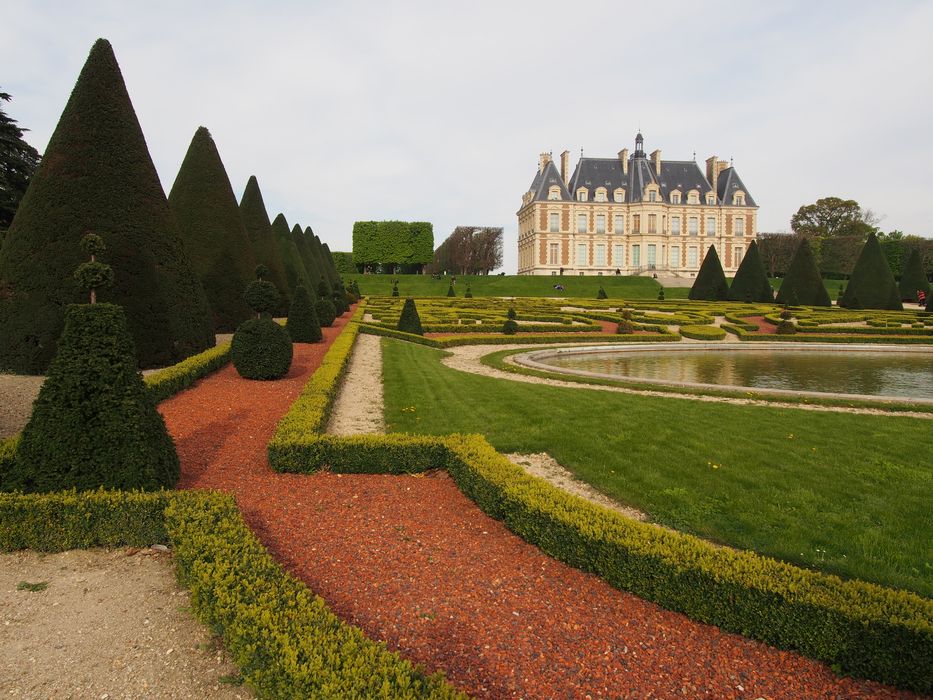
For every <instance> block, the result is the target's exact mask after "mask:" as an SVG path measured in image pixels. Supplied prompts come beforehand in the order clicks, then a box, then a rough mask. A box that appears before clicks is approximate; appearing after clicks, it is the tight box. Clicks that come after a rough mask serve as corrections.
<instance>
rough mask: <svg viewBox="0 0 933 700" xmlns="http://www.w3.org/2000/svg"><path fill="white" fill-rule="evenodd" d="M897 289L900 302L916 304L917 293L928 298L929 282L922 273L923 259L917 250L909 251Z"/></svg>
mask: <svg viewBox="0 0 933 700" xmlns="http://www.w3.org/2000/svg"><path fill="white" fill-rule="evenodd" d="M898 289H899V290H900V293H901V301H912V302H915V303H916V301H917V292H923V293H924V294H925V295H926V296H930V281H929V280H928V279H927V276H926V273H924V271H923V258H922V257H921V256H920V251H919V250H918V249H917V248H913V249H911V251H910V255H909V256H908V257H907V264H906V265H904V273H903V274H902V275H901V281H900V283H899V284H898Z"/></svg>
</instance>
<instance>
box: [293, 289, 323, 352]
mask: <svg viewBox="0 0 933 700" xmlns="http://www.w3.org/2000/svg"><path fill="white" fill-rule="evenodd" d="M285 330H287V331H288V334H289V335H290V336H291V337H292V342H293V343H317V342H318V341H320V340H321V339H322V338H323V337H324V335H323V333H321V322H320V321H318V318H317V312H316V311H315V310H314V306H312V304H311V298H310V297H309V296H308V290H307V289H305V288H304V287H302V286H301V285H299V286H297V287H295V295H294V298H293V299H292V307H291V308H290V309H289V310H288V321H287V322H286V323H285Z"/></svg>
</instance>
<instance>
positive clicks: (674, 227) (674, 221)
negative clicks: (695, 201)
mask: <svg viewBox="0 0 933 700" xmlns="http://www.w3.org/2000/svg"><path fill="white" fill-rule="evenodd" d="M671 235H672V236H679V235H680V217H679V216H672V217H671Z"/></svg>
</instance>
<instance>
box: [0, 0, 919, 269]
mask: <svg viewBox="0 0 933 700" xmlns="http://www.w3.org/2000/svg"><path fill="white" fill-rule="evenodd" d="M931 28H933V2H929V1H927V2H897V1H893V2H892V1H890V0H889V1H888V2H885V3H879V2H861V1H858V2H856V1H849V2H813V1H812V0H811V1H808V2H770V3H763V2H745V3H737V2H734V1H733V2H718V1H716V0H707V1H706V2H703V3H696V2H679V1H676V0H671V1H668V2H664V3H644V2H640V3H628V2H619V0H615V1H613V2H600V1H591V2H588V3H586V4H580V5H578V4H576V3H572V2H562V3H556V2H547V1H544V0H537V1H536V2H533V3H518V2H502V1H501V0H500V1H498V2H484V1H477V0H471V1H470V2H461V3H456V5H454V4H453V3H445V2H437V1H436V0H435V1H434V2H388V3H376V2H371V3H365V2H335V1H331V2H326V3H320V2H301V1H298V0H296V1H295V2H274V1H270V2H265V3H260V2H237V1H234V0H226V1H224V2H196V3H194V2H170V1H167V0H160V2H146V3H143V2H132V1H130V2H128V1H126V0H116V1H114V2H93V1H90V0H87V1H84V0H82V1H81V2H74V3H70V2H42V1H32V0H5V2H4V9H3V28H2V40H0V66H2V71H0V89H2V90H3V91H6V92H9V93H11V94H12V96H13V102H12V103H8V104H7V105H6V107H5V109H6V111H7V113H8V114H9V115H10V116H12V117H13V118H14V119H17V120H18V121H19V123H20V125H21V126H23V127H25V128H28V129H30V132H29V133H28V134H27V140H29V142H30V143H32V144H33V145H34V146H35V147H36V148H38V149H39V150H40V152H41V151H42V150H44V148H45V145H46V144H47V142H48V139H49V137H50V136H51V134H52V131H53V129H54V128H55V124H56V123H57V121H58V118H59V116H60V115H61V111H62V109H63V108H64V106H65V103H66V102H67V100H68V95H69V94H70V92H71V89H72V87H73V85H74V82H75V79H76V78H77V76H78V73H79V72H80V70H81V67H82V65H83V64H84V61H85V59H86V58H87V53H88V51H89V50H90V48H91V45H92V44H93V43H94V40H95V39H96V38H97V37H105V38H107V39H109V40H110V42H111V43H112V44H113V47H114V51H115V52H116V55H117V60H118V61H119V62H120V66H121V68H122V71H123V76H124V78H125V80H126V83H127V87H128V89H129V93H130V97H131V99H132V100H133V104H134V106H135V108H136V113H137V115H138V116H139V121H140V123H141V124H142V128H143V132H144V133H145V136H146V140H147V142H148V144H149V151H150V153H151V154H152V158H153V161H154V162H155V165H156V168H157V170H158V172H159V176H160V177H161V179H162V185H163V187H164V188H165V190H166V192H168V191H169V190H170V189H171V187H172V183H173V182H174V180H175V175H176V173H177V171H178V167H179V166H180V164H181V161H182V158H183V157H184V155H185V151H186V149H187V148H188V144H189V143H190V141H191V137H192V136H193V134H194V131H195V129H196V128H197V127H198V126H200V125H203V126H206V127H207V128H208V129H210V131H211V133H212V134H213V136H214V140H215V141H216V143H217V146H218V148H219V150H220V154H221V157H222V158H223V161H224V164H225V165H226V168H227V173H228V174H229V176H230V180H231V183H232V184H233V189H234V191H235V192H236V195H237V197H238V198H239V196H240V195H241V194H242V191H243V188H244V186H245V184H246V180H247V178H248V177H249V176H250V175H251V174H255V175H256V176H257V177H258V178H259V184H260V187H261V188H262V190H263V194H264V196H265V199H266V206H267V208H268V209H269V213H270V216H274V215H275V214H276V213H277V212H279V211H281V212H283V213H284V214H285V216H286V217H287V218H288V220H289V222H290V223H292V224H294V223H295V222H298V223H300V224H302V225H303V226H311V227H312V228H313V229H314V231H315V233H317V234H318V235H320V236H321V238H322V239H323V240H324V241H326V242H327V243H329V245H330V246H331V248H332V249H333V250H350V249H351V230H352V226H353V222H354V221H356V220H365V219H404V220H427V221H431V222H433V223H434V237H435V244H439V243H440V242H441V241H442V240H443V239H444V238H445V237H446V236H447V235H449V234H450V233H451V231H452V230H453V228H454V227H455V226H457V225H479V226H502V227H503V228H504V229H505V237H504V244H505V245H504V248H505V264H504V270H505V271H507V272H509V273H514V272H515V268H516V257H517V256H516V247H517V228H518V225H517V218H516V215H515V212H516V211H517V209H518V207H519V205H520V203H521V196H522V194H523V193H524V192H525V191H526V190H527V189H528V186H529V184H530V183H531V180H532V178H533V177H534V174H535V170H536V167H537V161H538V154H539V153H540V152H542V151H553V153H554V156H555V157H557V156H558V154H559V153H560V152H561V151H563V150H564V149H569V150H570V151H571V154H572V159H571V160H572V163H576V160H577V158H578V157H579V153H580V149H583V151H584V153H585V154H586V155H589V156H594V157H613V156H614V155H615V154H616V153H617V152H618V151H619V150H620V149H622V148H623V147H629V148H632V147H633V144H634V139H635V133H636V131H637V130H638V129H639V128H641V130H642V133H643V134H644V136H645V149H646V150H647V151H649V152H650V151H652V150H654V149H655V148H660V149H661V151H662V157H663V158H665V159H673V160H687V159H690V158H692V157H693V152H694V151H696V157H697V160H698V161H700V162H701V163H702V161H704V160H705V159H706V158H707V157H709V156H710V155H714V154H715V155H717V156H719V157H721V158H725V159H729V158H730V157H731V158H734V160H735V166H736V169H737V171H738V172H739V174H740V175H741V177H742V179H743V180H744V182H745V185H746V186H747V187H748V189H749V190H750V192H751V193H752V195H753V196H754V197H755V198H756V200H757V202H758V204H759V206H760V211H759V216H760V218H759V230H760V231H783V230H788V229H789V221H790V217H791V215H792V214H793V213H794V212H795V211H796V210H797V208H798V207H799V206H800V205H801V204H805V203H810V202H813V201H815V200H816V199H818V198H820V197H824V196H829V195H835V196H840V197H844V198H852V199H856V200H857V201H858V202H859V203H860V204H861V205H862V206H863V207H867V208H870V209H872V210H873V211H875V212H876V213H877V214H879V215H881V216H882V217H883V219H882V222H881V228H882V229H883V230H885V231H890V230H893V229H901V230H903V231H904V232H905V233H913V234H917V235H922V236H928V237H929V236H931V235H933V223H931V221H933V217H931V213H930V200H931V196H930V190H931V188H933V175H931V173H933V171H931V170H927V169H926V168H927V167H928V166H929V165H931V164H933V145H931V144H933V141H931V139H930V136H929V129H930V126H929V125H930V122H931V118H933V117H931V115H933V41H931V40H930V36H929V35H930V30H931Z"/></svg>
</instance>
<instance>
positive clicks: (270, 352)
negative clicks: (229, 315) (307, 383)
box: [230, 265, 293, 380]
mask: <svg viewBox="0 0 933 700" xmlns="http://www.w3.org/2000/svg"><path fill="white" fill-rule="evenodd" d="M265 272H267V270H266V269H265V268H264V267H263V266H262V265H260V266H259V267H257V268H256V275H257V277H258V278H259V279H257V280H255V281H253V282H250V283H249V284H248V285H247V287H246V291H245V292H244V297H245V299H246V300H247V301H248V302H249V305H250V307H252V309H253V311H254V312H255V313H256V316H257V318H251V319H250V320H248V321H244V322H243V323H241V324H240V325H239V327H238V328H237V329H236V333H234V334H233V341H232V342H231V343H230V361H231V362H232V363H233V366H234V367H235V368H236V371H237V373H238V374H239V375H240V376H241V377H243V378H245V379H261V380H265V379H278V378H279V377H284V376H285V375H286V374H287V373H288V369H289V367H291V365H292V352H293V350H292V339H291V336H289V334H288V331H287V330H285V329H284V328H283V327H282V326H280V325H279V324H278V323H276V322H275V321H273V320H272V311H274V310H275V309H276V308H277V307H278V305H279V303H280V301H281V300H280V297H279V293H278V291H277V290H276V289H275V285H273V284H272V283H271V282H267V281H266V280H264V279H262V276H263V274H264V273H265Z"/></svg>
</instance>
